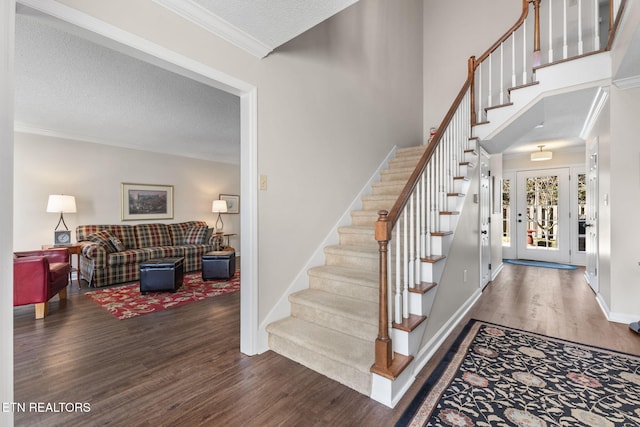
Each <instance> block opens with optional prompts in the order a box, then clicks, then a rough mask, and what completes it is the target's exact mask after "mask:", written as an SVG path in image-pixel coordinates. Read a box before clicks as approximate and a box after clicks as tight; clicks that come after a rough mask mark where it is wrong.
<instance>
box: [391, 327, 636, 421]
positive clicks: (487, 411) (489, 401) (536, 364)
mask: <svg viewBox="0 0 640 427" xmlns="http://www.w3.org/2000/svg"><path fill="white" fill-rule="evenodd" d="M425 425H427V426H511V425H515V426H527V427H534V426H611V427H613V426H638V425H640V356H634V355H629V354H624V353H618V352H615V351H611V350H606V349H601V348H597V347H590V346H586V345H582V344H577V343H574V342H570V341H564V340H560V339H556V338H551V337H547V336H543V335H537V334H534V333H530V332H525V331H521V330H518V329H512V328H508V327H504V326H498V325H494V324H491V323H486V322H481V321H475V320H472V321H471V322H469V324H468V325H467V326H466V327H465V329H464V331H463V332H462V333H461V334H460V336H459V337H458V339H457V340H456V342H455V344H454V345H453V346H452V348H451V349H450V350H449V352H448V354H447V355H446V356H445V357H444V359H443V360H442V362H440V364H439V366H438V368H437V369H436V370H435V371H434V373H433V374H432V375H431V377H430V378H429V379H428V380H427V382H426V383H425V384H424V385H423V386H422V389H421V390H420V391H419V393H418V395H417V396H416V397H415V398H414V400H413V401H412V402H411V404H410V405H409V407H408V408H407V409H406V410H405V412H404V414H403V415H402V417H401V418H400V420H399V421H398V423H397V424H396V426H425Z"/></svg>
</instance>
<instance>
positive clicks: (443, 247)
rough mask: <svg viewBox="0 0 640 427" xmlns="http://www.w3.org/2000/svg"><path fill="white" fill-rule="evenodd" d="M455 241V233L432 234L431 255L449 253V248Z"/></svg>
mask: <svg viewBox="0 0 640 427" xmlns="http://www.w3.org/2000/svg"><path fill="white" fill-rule="evenodd" d="M451 242H453V234H445V235H444V236H431V254H430V255H447V254H448V253H449V248H450V247H451Z"/></svg>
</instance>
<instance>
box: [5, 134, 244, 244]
mask: <svg viewBox="0 0 640 427" xmlns="http://www.w3.org/2000/svg"><path fill="white" fill-rule="evenodd" d="M14 167H15V173H14V203H13V214H14V228H13V236H14V250H30V249H37V248H40V246H41V245H42V244H50V243H53V229H54V228H55V226H56V223H57V222H58V219H59V216H58V215H57V214H52V213H47V212H46V206H47V198H48V195H49V194H61V193H64V194H69V195H72V196H75V198H76V207H77V213H75V214H73V213H69V214H65V222H66V224H67V226H68V227H69V229H70V230H72V239H73V240H74V241H75V228H76V226H78V225H85V224H139V223H141V221H121V193H120V184H121V183H122V182H131V183H142V184H163V185H173V187H174V188H173V193H174V218H173V219H172V220H162V221H153V220H150V221H142V222H164V223H172V222H181V221H189V220H202V221H207V223H208V224H209V225H210V226H214V224H215V221H216V219H217V214H213V213H212V212H211V202H212V201H213V200H215V199H218V198H219V194H220V193H223V194H238V195H240V167H239V166H238V165H230V164H225V163H217V162H210V161H205V160H198V159H190V158H186V157H178V156H170V155H166V154H158V153H150V152H144V151H138V150H129V149H123V148H118V147H111V146H106V145H100V144H94V143H88V142H81V141H72V140H65V139H60V138H52V137H46V136H39V135H30V134H21V133H16V137H15V158H14ZM241 203H242V198H241ZM222 216H223V221H224V232H226V233H237V234H238V236H237V237H232V238H231V241H230V243H231V245H232V246H234V247H235V248H236V250H238V251H240V250H241V248H240V247H239V245H240V239H239V234H240V218H239V215H236V214H226V215H222Z"/></svg>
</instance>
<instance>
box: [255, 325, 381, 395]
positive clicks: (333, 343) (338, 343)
mask: <svg viewBox="0 0 640 427" xmlns="http://www.w3.org/2000/svg"><path fill="white" fill-rule="evenodd" d="M267 332H268V333H269V348H271V350H273V351H275V352H276V353H279V354H281V355H283V356H285V357H287V358H289V359H291V360H294V361H296V362H298V363H300V364H302V365H304V366H306V367H308V368H310V369H313V370H314V371H316V372H319V373H321V374H322V375H325V376H327V377H329V378H331V379H333V380H335V381H338V382H339V383H341V384H344V385H346V386H347V387H350V388H352V389H354V390H356V391H358V392H360V393H362V394H365V395H367V396H368V395H369V394H370V393H371V372H369V368H370V367H371V365H372V364H373V362H374V343H373V342H369V341H365V340H362V339H359V338H356V337H353V336H349V335H346V334H343V333H341V332H338V331H334V330H331V329H328V328H324V327H322V326H319V325H315V324H313V323H311V322H307V321H306V320H303V319H298V318H295V317H286V318H284V319H281V320H278V321H276V322H273V323H271V324H269V325H268V326H267Z"/></svg>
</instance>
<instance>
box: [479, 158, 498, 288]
mask: <svg viewBox="0 0 640 427" xmlns="http://www.w3.org/2000/svg"><path fill="white" fill-rule="evenodd" d="M490 175H491V174H490V172H489V156H488V155H487V154H486V153H485V152H484V150H483V151H482V153H481V155H480V276H481V277H480V286H481V288H484V287H485V286H487V284H488V283H489V282H490V281H491V239H490V236H491V191H490V188H491V187H490V180H491V176H490ZM494 191H499V190H498V189H494Z"/></svg>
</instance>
